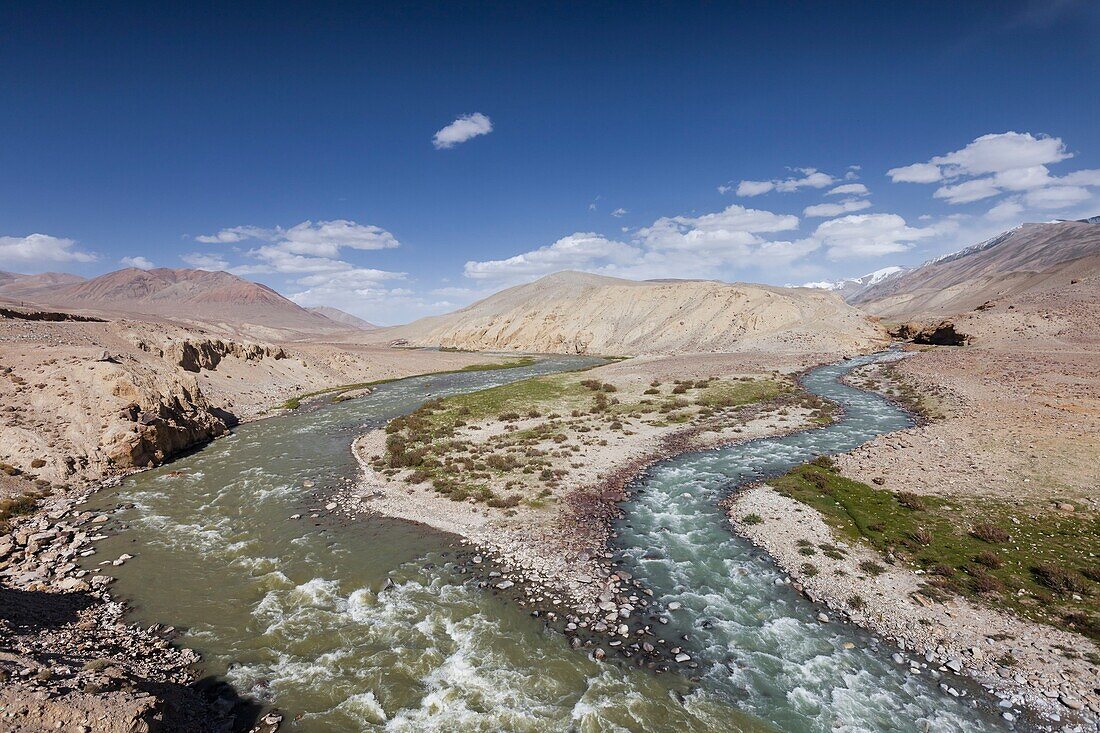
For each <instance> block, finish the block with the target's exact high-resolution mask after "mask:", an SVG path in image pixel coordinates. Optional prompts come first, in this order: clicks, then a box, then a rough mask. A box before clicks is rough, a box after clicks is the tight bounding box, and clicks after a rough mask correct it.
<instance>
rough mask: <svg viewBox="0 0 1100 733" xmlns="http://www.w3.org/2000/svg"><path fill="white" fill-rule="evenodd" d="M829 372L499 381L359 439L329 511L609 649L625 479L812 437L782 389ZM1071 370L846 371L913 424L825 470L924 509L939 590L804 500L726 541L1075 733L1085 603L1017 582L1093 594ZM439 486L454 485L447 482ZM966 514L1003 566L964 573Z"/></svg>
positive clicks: (708, 370) (1078, 384) (951, 361)
mask: <svg viewBox="0 0 1100 733" xmlns="http://www.w3.org/2000/svg"><path fill="white" fill-rule="evenodd" d="M836 358H839V355H817V356H814V357H805V358H800V359H788V360H786V361H785V362H784V363H781V364H777V357H776V355H775V354H739V355H699V356H677V357H666V358H651V359H631V360H629V361H625V362H621V363H617V364H612V365H608V366H604V367H600V368H597V369H593V370H590V371H588V372H585V373H583V374H578V375H562V376H558V377H554V378H550V379H546V378H544V382H545V384H544V385H543V386H542V387H540V388H539V389H531V388H530V387H529V386H524V383H519V384H517V385H511V386H509V387H505V388H498V393H497V394H489V395H471V396H466V397H460V398H452V399H451V400H448V401H445V402H443V403H441V404H440V405H437V406H435V407H429V409H428V410H425V411H422V414H419V415H418V416H416V417H415V419H414V420H413V421H412V422H411V423H410V422H409V421H397V422H396V424H394V425H391V427H390V428H389V429H388V430H377V431H374V432H372V433H368V434H366V435H364V436H361V437H360V438H359V439H358V440H357V441H356V448H355V449H356V454H357V457H358V458H359V460H360V462H361V464H362V465H363V469H364V474H365V476H364V480H363V483H362V485H361V487H360V489H359V490H358V492H357V493H356V494H355V495H353V496H349V497H345V498H344V499H343V500H342V501H341V504H342V508H343V509H344V510H345V511H348V512H349V513H354V512H358V511H369V512H376V513H379V514H383V515H387V516H394V517H399V518H403V519H408V520H412V521H416V522H421V523H424V524H428V525H430V526H434V527H437V528H439V529H442V530H444V531H448V532H452V533H455V534H457V535H460V536H462V537H464V538H466V539H467V540H468V541H469V542H470V543H471V544H472V545H473V547H474V548H475V549H474V550H472V551H473V552H477V553H480V554H483V555H484V556H485V566H484V568H483V570H488V569H489V568H490V567H491V568H494V569H495V570H493V574H492V575H490V576H489V580H488V582H489V584H490V585H493V586H495V587H496V588H498V589H501V590H506V591H508V592H509V594H510V595H513V596H514V597H516V598H517V600H519V601H520V602H521V603H525V604H528V605H530V606H531V607H532V608H535V609H541V612H543V613H547V614H548V616H549V617H550V618H555V616H558V617H560V618H561V620H563V621H564V622H567V623H568V625H567V626H566V628H567V630H570V629H573V630H576V632H577V633H578V634H583V633H586V632H593V631H594V632H596V633H597V634H598V635H604V636H605V637H607V638H615V637H616V636H619V637H622V638H625V637H626V636H629V635H630V634H632V633H633V628H628V627H627V626H626V625H620V624H621V622H623V621H626V622H628V623H629V618H630V616H631V615H632V614H634V613H636V612H639V611H642V609H643V608H644V606H645V601H644V599H643V600H642V601H641V602H638V601H633V602H631V601H630V600H628V596H630V595H632V594H633V595H634V597H635V598H637V597H638V595H637V594H638V592H639V587H640V586H638V585H637V582H636V581H632V579H631V578H629V577H626V578H622V577H620V576H619V575H618V574H616V572H615V570H614V568H613V567H612V565H611V563H610V562H609V555H607V548H608V540H609V532H610V519H611V518H612V517H614V516H616V511H617V509H616V506H617V504H618V503H619V502H620V501H622V499H623V498H624V497H625V492H624V487H625V486H626V484H627V483H628V482H629V481H630V480H631V479H632V478H633V477H635V476H636V475H638V474H639V473H640V472H641V471H642V470H643V469H644V468H645V467H646V466H647V465H649V464H650V463H652V462H653V461H655V460H659V459H660V458H664V457H667V456H670V455H674V454H677V453H681V452H686V451H690V450H698V449H702V448H706V447H712V446H717V445H721V444H728V443H731V442H736V441H740V440H748V439H752V438H756V437H763V436H768V435H775V434H780V433H782V432H786V431H791V430H796V429H800V428H803V427H807V426H811V425H813V424H814V423H815V422H816V423H820V422H821V421H822V420H826V421H827V420H828V419H829V418H828V415H827V412H826V411H823V410H822V409H821V408H822V406H821V405H820V404H814V403H812V402H805V401H803V398H802V397H801V396H800V395H799V392H798V391H797V390H796V389H795V388H794V386H793V384H792V383H791V381H790V377H791V375H792V373H794V372H795V371H797V370H799V369H801V368H803V367H806V366H809V365H810V364H813V363H824V362H828V361H832V360H835V359H836ZM1088 363H1089V358H1088V357H1087V356H1086V355H1082V354H1077V353H1072V352H1070V353H1056V354H1055V353H1049V352H1048V353H1046V354H1042V355H1041V354H1037V353H1028V354H1025V353H1019V352H1004V351H992V350H983V349H975V348H967V349H959V348H951V347H939V348H932V349H928V350H925V351H922V352H919V353H917V354H916V355H915V356H912V357H910V358H907V359H905V360H902V361H901V362H898V363H896V364H894V365H890V366H877V367H872V368H870V369H867V370H865V371H859V372H856V373H855V374H854V375H853V376H852V378H851V381H852V382H853V383H855V384H857V385H858V386H862V387H865V388H869V389H877V390H880V391H883V392H884V393H885V394H886V395H887V396H888V397H890V398H892V399H894V400H896V401H898V402H900V403H902V404H904V405H906V406H907V407H909V408H910V409H912V410H914V411H915V412H917V413H918V414H923V415H924V416H925V418H924V419H923V420H922V422H921V424H920V425H919V426H918V427H914V428H912V429H910V430H905V431H902V432H900V433H893V434H890V435H886V436H882V437H880V438H878V439H876V440H874V441H871V442H870V443H868V444H867V445H865V446H863V447H861V448H860V449H857V450H856V451H853V452H852V453H851V454H848V455H842V456H839V457H838V458H837V460H836V465H837V469H836V470H837V471H838V472H839V474H838V477H839V476H844V477H849V478H851V479H855V480H857V481H859V482H862V483H861V484H860V485H861V486H863V489H864V490H866V491H868V492H877V494H876V496H875V497H871V499H870V500H868V501H869V502H870V503H873V500H878V499H879V498H881V499H882V500H883V501H887V502H888V503H889V504H890V505H891V506H892V507H895V509H896V508H897V506H898V502H899V501H905V500H906V497H908V496H909V495H910V494H912V495H916V496H927V497H929V498H928V499H927V503H928V504H929V506H928V507H923V505H922V509H927V511H926V513H925V514H923V515H921V516H920V517H919V518H918V519H913V520H912V522H914V524H913V528H912V529H913V530H914V531H916V533H917V536H918V538H920V539H921V541H922V542H923V541H925V539H924V537H923V535H921V534H920V528H921V527H923V526H925V525H927V526H928V527H933V526H935V528H936V532H937V533H940V532H943V536H937V537H934V538H933V539H932V540H927V542H928V543H929V544H930V548H929V550H928V551H927V552H925V555H927V556H928V557H929V558H935V559H937V560H939V559H942V558H940V557H938V556H935V555H934V554H933V551H938V550H939V549H940V545H941V544H943V541H944V540H945V539H946V538H947V536H948V535H949V534H951V533H954V535H953V536H954V537H955V539H954V540H953V544H951V545H949V546H948V548H947V550H944V551H943V553H941V554H944V556H945V557H948V559H952V560H953V561H954V562H955V563H956V565H957V567H953V568H952V569H951V574H952V575H957V577H956V578H955V579H954V580H953V581H952V582H945V583H937V582H932V583H929V578H930V577H932V576H931V575H930V574H929V573H930V572H931V570H930V568H931V567H932V566H933V563H932V560H930V559H927V558H925V559H923V568H924V569H921V568H922V565H920V564H918V563H916V562H915V561H913V562H909V561H908V560H909V559H910V558H908V554H912V555H916V554H917V553H916V552H913V553H908V554H907V553H906V552H904V551H903V550H904V549H905V548H903V547H897V548H895V547H893V546H892V545H890V544H888V542H884V541H878V542H876V541H875V540H881V539H882V537H887V536H886V535H885V534H884V533H881V532H879V531H878V530H875V531H874V532H872V533H871V534H870V535H868V536H860V535H859V534H858V532H856V533H855V535H854V536H853V535H852V533H851V532H847V533H846V530H847V529H848V528H847V527H844V526H841V525H840V524H838V523H835V522H832V521H831V520H830V518H829V517H828V515H824V516H823V515H821V514H819V513H818V512H816V511H813V509H812V508H811V507H814V506H815V505H814V503H813V502H812V501H810V502H809V504H810V505H809V506H806V504H804V503H801V502H800V501H799V500H798V499H803V500H804V501H807V500H806V499H804V497H798V498H797V499H796V498H793V495H792V494H791V493H789V492H788V493H784V492H781V491H776V490H774V489H773V488H771V487H768V486H762V487H758V488H752V489H750V490H747V491H744V492H742V493H740V494H738V495H737V496H736V497H734V498H733V499H732V500H731V505H730V517H731V521H732V522H733V525H734V528H735V529H736V530H737V531H738V532H739V533H741V534H743V535H745V536H746V537H747V538H749V539H750V540H751V541H753V542H754V543H755V544H758V545H759V546H761V547H762V548H764V549H765V550H767V551H768V552H769V553H770V554H771V555H772V556H773V557H774V558H775V559H776V561H777V563H778V564H779V565H780V566H781V567H782V568H784V569H785V570H786V571H787V572H788V573H789V574H790V575H791V576H792V578H793V579H794V580H795V582H796V583H797V584H798V585H799V587H800V588H801V589H802V590H803V592H805V593H807V594H808V595H809V596H810V597H812V598H813V599H815V600H818V601H820V602H822V603H825V604H827V605H829V606H831V607H833V608H834V609H836V610H837V611H838V612H840V613H842V614H843V615H844V616H846V617H847V618H849V619H850V620H852V621H853V622H855V623H857V624H859V625H862V626H865V627H866V628H868V629H870V630H872V631H875V632H876V633H878V634H880V635H883V636H885V637H887V638H890V639H894V640H896V641H897V642H898V643H900V644H901V645H902V646H903V647H905V648H908V649H912V650H916V651H918V652H919V653H921V654H926V662H927V666H930V667H931V668H933V669H935V668H939V669H941V670H944V671H946V670H951V671H958V672H961V673H967V674H971V675H972V676H974V677H975V678H976V679H978V680H979V681H981V682H982V683H983V684H985V685H987V686H988V687H990V688H991V689H993V690H996V691H997V692H998V694H1000V695H1002V696H1003V698H1004V699H1005V701H1006V705H1012V706H1014V707H1015V708H1016V709H1019V708H1020V707H1022V708H1025V709H1029V710H1031V711H1033V712H1037V713H1039V714H1041V715H1042V716H1044V717H1045V718H1047V719H1050V718H1051V716H1053V717H1054V719H1057V718H1060V717H1065V718H1067V719H1074V718H1078V717H1081V716H1084V717H1085V718H1086V719H1088V718H1089V717H1090V716H1094V715H1095V714H1096V713H1097V712H1100V699H1098V698H1097V697H1096V682H1097V680H1098V679H1100V678H1098V676H1097V669H1098V664H1100V653H1098V652H1100V650H1098V649H1097V647H1096V646H1095V644H1093V643H1092V642H1090V641H1089V639H1088V638H1086V636H1087V635H1093V636H1094V635H1095V628H1096V610H1097V607H1096V603H1095V597H1096V593H1097V589H1096V588H1095V585H1092V586H1091V587H1085V588H1083V589H1082V590H1081V592H1080V593H1076V592H1073V591H1065V590H1064V589H1058V590H1056V591H1053V592H1052V593H1050V591H1051V588H1049V587H1045V586H1043V583H1044V582H1048V584H1049V583H1050V582H1054V583H1056V582H1057V581H1045V580H1044V576H1042V575H1041V573H1039V574H1037V573H1036V571H1034V570H1033V567H1034V566H1044V567H1045V566H1047V565H1050V564H1052V563H1053V564H1054V565H1058V564H1059V563H1061V564H1068V565H1069V566H1070V570H1072V571H1073V572H1075V573H1077V571H1078V570H1080V571H1081V572H1083V573H1087V574H1089V575H1088V577H1089V578H1094V576H1093V575H1091V573H1093V572H1094V571H1095V568H1094V565H1095V558H1096V555H1097V553H1098V551H1100V548H1098V547H1096V544H1095V538H1096V537H1097V536H1100V535H1098V534H1097V533H1096V531H1095V528H1096V516H1097V514H1096V511H1097V507H1096V506H1095V500H1096V497H1095V486H1096V485H1097V482H1098V480H1100V476H1098V475H1097V466H1098V465H1100V462H1098V461H1097V457H1098V455H1100V453H1098V448H1100V444H1098V443H1097V436H1098V435H1100V429H1098V428H1100V426H1098V425H1096V423H1095V421H1096V419H1097V415H1098V414H1100V410H1098V409H1097V407H1098V402H1097V401H1096V397H1097V392H1096V388H1097V384H1096V382H1095V376H1096V375H1095V374H1093V373H1091V372H1090V370H1089V368H1088ZM776 369H778V371H775V370H776ZM742 379H750V380H753V381H750V382H743V381H740V380H742ZM699 380H702V382H701V385H702V386H697V385H699V384H700V381H699ZM744 385H752V386H753V389H752V390H751V392H742V393H740V396H739V399H736V400H733V399H730V400H729V404H728V406H727V407H725V408H722V409H716V408H715V404H716V402H715V399H716V395H717V394H718V393H723V394H725V395H726V397H727V399H729V398H731V397H732V395H734V394H737V392H736V390H737V388H741V389H744ZM685 386H686V388H685ZM601 395H602V396H601ZM677 398H679V402H676V401H675V400H676V399H677ZM612 400H614V402H612ZM646 402H648V403H649V404H645V403H646ZM601 404H602V405H603V406H602V407H601ZM425 436H428V437H425ZM395 447H396V449H395ZM410 453H412V454H413V459H412V460H411V461H409V460H408V456H409V454H410ZM395 455H396V456H397V457H398V460H396V461H395V460H394V458H395ZM424 459H426V461H425V460H424ZM457 475H462V476H465V477H470V478H471V479H472V480H471V481H470V482H468V483H466V484H462V483H461V482H456V481H454V480H452V478H451V477H453V476H457ZM864 484H865V485H864ZM777 485H778V484H777ZM939 498H942V499H943V500H944V501H946V502H950V503H951V504H953V505H955V506H951V505H947V506H946V509H947V510H953V509H954V510H957V512H956V514H957V516H956V515H950V516H949V519H950V522H951V523H946V522H947V520H943V521H941V519H942V518H939V515H938V514H936V512H935V511H934V509H938V508H939V507H941V506H943V504H941V503H938V501H937V500H938V499H939ZM456 499H457V500H456ZM912 501H914V502H919V501H920V500H919V499H916V500H912ZM900 511H902V512H907V511H908V510H907V509H905V508H904V507H902V508H901V510H900ZM868 513H870V509H868ZM983 513H984V517H985V519H987V520H988V519H989V518H994V519H996V520H998V521H1001V520H1003V523H1005V524H1006V526H1007V527H1008V528H1009V531H1010V532H1011V531H1012V527H1013V524H1012V523H1013V522H1016V523H1020V522H1024V523H1028V524H1027V525H1026V526H1028V527H1030V526H1031V525H1032V524H1034V525H1035V526H1037V527H1039V529H1037V530H1036V531H1033V532H1031V531H1029V532H1018V533H1017V535H1018V537H1017V538H1016V539H1017V542H1016V543H1015V544H1016V545H1017V546H1018V545H1019V544H1020V543H1021V542H1023V543H1025V544H1026V545H1027V546H1026V547H1024V549H1023V550H1022V551H1020V550H1019V547H1016V550H1017V551H1016V552H1015V554H1014V553H1013V552H1012V551H1010V548H998V547H996V546H992V547H991V549H992V550H995V551H1001V550H1002V549H1003V554H1005V557H1004V558H993V559H986V558H985V556H984V555H983V553H982V552H981V551H982V550H983V549H984V547H985V545H984V544H983V542H984V541H982V540H979V539H975V538H973V537H972V536H971V534H968V530H969V529H970V528H972V527H973V526H974V525H979V524H981V523H982V521H983ZM746 517H748V518H750V519H751V521H746ZM872 519H873V517H872ZM933 519H936V521H937V522H939V523H938V524H934V523H933V521H932V520H933ZM1043 522H1047V524H1043ZM956 525H957V526H956ZM906 526H908V525H906ZM959 538H961V539H959ZM1021 538H1022V539H1021ZM887 539H891V538H889V537H887ZM894 539H895V541H896V538H894ZM902 540H903V541H908V540H907V539H906V537H902ZM964 540H965V541H964ZM1060 543H1064V544H1060ZM971 545H974V547H971ZM1067 547H1069V548H1072V550H1071V551H1069V552H1065V550H1066V548H1067ZM820 548H825V549H826V550H828V552H827V553H826V552H825V551H823V550H821V549H820ZM960 548H961V549H960ZM950 553H955V555H957V557H956V556H953V555H950ZM960 553H961V554H960ZM811 554H812V555H813V557H810V555H811ZM895 555H896V556H895ZM974 557H978V563H977V564H975V561H974ZM479 562H480V558H479ZM982 562H986V563H987V564H989V565H995V566H996V568H993V569H991V568H989V567H987V566H983V565H981V563H982ZM490 563H491V564H490ZM1002 565H1003V567H1002ZM941 572H943V573H944V574H947V570H942V571H941ZM1013 573H1015V575H1013ZM1074 577H1075V578H1077V577H1080V579H1081V582H1083V583H1086V584H1089V583H1094V580H1091V581H1090V580H1085V579H1084V576H1083V575H1075V576H1074ZM1074 582H1076V581H1074ZM1014 583H1015V584H1014ZM984 584H988V585H989V587H986V585H984ZM994 586H996V587H994ZM1017 590H1018V591H1019V593H1017ZM853 599H854V600H853ZM1029 599H1031V600H1029ZM1036 604H1037V605H1036ZM624 607H625V608H627V609H628V611H629V612H628V614H627V615H626V616H624V615H623V614H621V613H620V611H621V609H622V608H624ZM586 643H591V642H586ZM597 643H598V642H597ZM1006 713H1007V711H1006ZM1009 717H1011V715H1009Z"/></svg>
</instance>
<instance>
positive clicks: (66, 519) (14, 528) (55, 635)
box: [0, 490, 280, 733]
mask: <svg viewBox="0 0 1100 733" xmlns="http://www.w3.org/2000/svg"><path fill="white" fill-rule="evenodd" d="M91 493H92V492H91V490H88V491H86V492H85V493H80V494H71V495H68V496H51V497H47V498H44V499H41V500H39V501H40V506H39V507H38V509H37V511H36V512H34V513H32V514H29V515H26V516H20V517H17V518H14V519H13V520H11V526H10V532H9V533H8V534H7V535H6V536H3V537H0V578H2V581H3V584H2V585H0V641H2V651H0V682H2V683H3V684H2V685H0V729H2V730H5V731H12V732H13V733H14V732H15V731H20V732H22V731H28V732H29V731H43V730H46V729H55V728H64V729H65V730H74V731H86V732H88V733H91V732H92V731H95V733H99V732H100V731H103V732H104V733H116V732H117V733H132V731H138V730H157V729H160V730H181V731H183V730H185V731H195V732H196V733H206V732H207V731H210V732H211V733H213V732H215V731H231V730H234V731H236V730H251V731H254V732H255V733H271V731H274V730H275V729H276V728H277V727H278V722H279V719H280V716H278V715H277V714H272V715H267V716H263V717H262V718H261V717H260V716H259V714H258V713H259V708H258V707H257V706H255V705H254V704H251V703H248V702H246V701H243V700H242V699H241V698H240V697H239V696H237V695H236V693H235V692H234V691H233V689H232V688H231V687H229V686H228V685H225V684H224V683H216V682H214V681H213V680H208V681H204V682H200V681H199V680H198V679H197V677H196V675H195V673H194V669H193V667H194V665H195V664H196V663H198V662H199V656H198V655H197V654H196V653H195V652H194V651H193V650H191V649H188V648H185V647H181V646H178V645H177V644H176V643H175V639H176V631H175V629H173V628H172V627H171V626H164V625H162V624H153V625H150V626H148V627H143V626H139V625H137V624H134V623H132V622H131V621H130V620H129V619H128V612H129V608H128V606H127V604H126V602H125V601H124V600H121V599H118V598H116V597H114V595H113V594H112V593H111V591H110V590H109V588H110V584H111V582H112V581H113V578H112V577H111V576H109V575H106V574H103V573H101V572H97V571H93V570H88V569H86V568H85V567H83V565H84V564H87V563H89V562H97V561H96V558H98V557H101V555H100V554H99V553H98V552H97V550H96V544H97V543H99V542H100V541H101V540H105V539H107V538H108V536H109V535H110V534H112V533H113V532H114V528H113V527H112V526H111V525H112V520H111V517H110V516H109V515H108V514H104V513H100V512H92V511H87V510H84V509H81V505H82V504H84V502H86V501H87V499H88V498H89V496H90V495H91ZM131 558H132V556H131V555H129V554H128V553H122V554H119V555H117V556H114V557H110V558H107V559H104V560H101V561H98V563H99V564H100V565H102V566H104V567H119V566H121V565H123V564H124V563H125V562H126V561H127V560H129V559H131ZM242 724H243V727H242Z"/></svg>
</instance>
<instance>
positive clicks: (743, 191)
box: [718, 181, 775, 196]
mask: <svg viewBox="0 0 1100 733" xmlns="http://www.w3.org/2000/svg"><path fill="white" fill-rule="evenodd" d="M774 188H775V184H774V183H772V182H771V181H741V182H740V183H738V184H737V195H738V196H759V195H760V194H762V193H767V192H768V191H771V190H772V189H774ZM718 190H719V191H721V192H722V193H725V192H726V191H729V190H730V187H729V186H719V187H718Z"/></svg>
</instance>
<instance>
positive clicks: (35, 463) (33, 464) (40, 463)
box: [31, 458, 46, 468]
mask: <svg viewBox="0 0 1100 733" xmlns="http://www.w3.org/2000/svg"><path fill="white" fill-rule="evenodd" d="M45 465H46V461H45V460H43V459H41V458H35V459H34V460H33V461H31V468H42V467H43V466H45Z"/></svg>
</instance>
